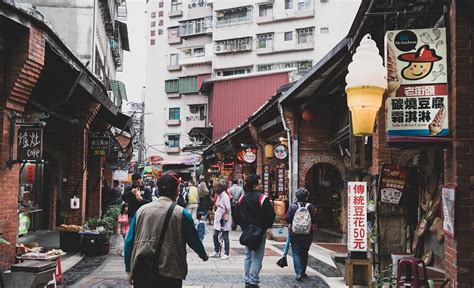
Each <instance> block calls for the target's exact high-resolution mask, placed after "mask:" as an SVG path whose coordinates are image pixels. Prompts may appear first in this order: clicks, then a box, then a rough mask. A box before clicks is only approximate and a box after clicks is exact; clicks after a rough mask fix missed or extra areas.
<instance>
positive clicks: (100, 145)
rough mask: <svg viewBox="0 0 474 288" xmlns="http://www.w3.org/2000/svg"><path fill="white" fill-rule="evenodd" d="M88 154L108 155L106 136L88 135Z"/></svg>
mask: <svg viewBox="0 0 474 288" xmlns="http://www.w3.org/2000/svg"><path fill="white" fill-rule="evenodd" d="M89 149H90V152H89V153H90V154H91V155H93V156H108V155H109V151H110V140H109V137H107V136H96V135H94V136H91V137H90V147H89Z"/></svg>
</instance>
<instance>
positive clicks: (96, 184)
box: [87, 158, 112, 218]
mask: <svg viewBox="0 0 474 288" xmlns="http://www.w3.org/2000/svg"><path fill="white" fill-rule="evenodd" d="M101 163H102V160H101V159H100V158H91V159H89V165H88V172H89V173H88V179H87V181H88V183H87V186H88V187H87V218H90V217H100V215H101V212H104V211H102V205H101V204H102V197H103V196H104V195H102V181H101V180H102V166H101ZM109 185H111V186H112V183H111V182H109Z"/></svg>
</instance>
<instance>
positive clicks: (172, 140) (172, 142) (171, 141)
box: [168, 108, 179, 147]
mask: <svg viewBox="0 0 474 288" xmlns="http://www.w3.org/2000/svg"><path fill="white" fill-rule="evenodd" d="M178 109H179V108H178ZM168 147H179V135H168Z"/></svg>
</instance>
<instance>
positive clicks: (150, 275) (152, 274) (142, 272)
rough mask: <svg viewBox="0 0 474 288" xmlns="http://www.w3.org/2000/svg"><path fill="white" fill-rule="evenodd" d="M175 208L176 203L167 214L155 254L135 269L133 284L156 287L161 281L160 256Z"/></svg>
mask: <svg viewBox="0 0 474 288" xmlns="http://www.w3.org/2000/svg"><path fill="white" fill-rule="evenodd" d="M175 207H176V203H174V202H173V203H172V204H171V206H170V207H169V208H168V211H167V212H166V217H165V222H164V223H163V229H161V233H160V238H159V239H158V244H157V245H156V249H155V254H153V256H152V257H148V258H142V259H140V260H139V261H138V263H137V267H136V268H135V269H134V270H135V271H136V273H134V274H135V275H134V276H133V282H134V283H136V282H138V283H140V286H142V285H145V286H144V287H153V285H156V284H157V283H158V281H159V279H158V277H159V276H160V274H159V272H158V270H159V256H160V252H161V248H162V247H163V241H164V239H165V234H166V230H167V229H168V224H169V222H170V218H171V214H172V213H173V210H174V208H175Z"/></svg>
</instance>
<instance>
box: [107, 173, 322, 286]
mask: <svg viewBox="0 0 474 288" xmlns="http://www.w3.org/2000/svg"><path fill="white" fill-rule="evenodd" d="M259 180H260V178H259V176H257V175H254V174H253V175H249V176H248V177H247V178H246V179H245V180H244V182H243V183H242V184H243V185H242V184H240V185H239V182H237V181H234V182H232V183H226V181H224V180H218V181H216V182H214V181H212V180H210V181H209V183H208V184H207V183H206V182H205V181H204V179H203V178H200V179H199V181H198V183H194V182H193V181H187V182H184V181H181V179H180V177H179V176H178V175H177V174H176V173H174V172H172V171H170V172H167V173H165V174H163V175H162V176H161V177H160V178H159V179H158V181H157V182H156V184H155V183H153V184H152V185H144V184H143V182H142V178H141V175H140V174H138V173H135V174H133V175H132V182H131V183H130V185H128V186H127V187H125V189H124V191H123V193H122V192H121V190H120V189H119V188H118V187H119V185H118V184H117V183H114V189H115V188H116V189H115V190H114V189H110V190H109V195H108V197H109V199H112V200H110V203H114V204H117V203H119V202H121V203H123V205H122V210H121V213H120V215H119V219H118V221H119V223H120V226H121V227H120V233H121V235H122V236H123V237H124V240H125V241H124V242H125V244H124V249H123V256H124V258H125V266H126V272H127V274H128V277H129V281H130V283H131V284H133V286H134V287H181V286H182V281H183V280H184V279H185V278H186V275H187V262H186V245H188V246H189V247H191V249H193V250H194V251H195V252H196V253H197V254H198V255H199V257H200V258H201V259H202V260H203V261H207V260H208V258H209V257H215V258H220V259H221V260H227V259H229V258H230V256H231V255H230V241H229V233H230V231H231V230H236V229H237V227H238V226H240V227H241V229H242V234H241V236H240V239H239V240H240V243H241V244H242V245H244V246H246V254H245V261H244V267H243V270H244V281H245V287H259V286H258V285H259V283H260V279H259V274H260V271H261V269H262V262H263V258H264V254H265V243H266V230H267V229H269V228H270V227H272V225H273V223H274V219H275V213H274V209H273V206H272V203H271V201H270V199H269V198H268V197H267V196H266V195H264V194H263V193H262V189H261V185H259V183H260V181H259ZM295 194H296V195H295V196H296V199H297V201H296V202H295V203H292V204H291V205H290V206H289V209H288V212H287V214H286V221H287V223H289V224H291V225H289V236H288V242H287V245H288V246H291V249H292V256H293V262H294V265H293V266H294V269H295V273H296V280H297V281H302V280H303V279H304V278H305V277H307V274H306V267H307V264H308V251H309V248H310V245H311V242H312V238H313V233H314V231H315V229H316V220H315V208H314V206H313V205H311V204H310V203H308V198H309V191H308V190H306V189H304V188H300V189H298V190H297V191H296V193H295ZM208 225H209V226H210V230H212V233H208V231H207V230H208V228H207V226H208ZM207 234H211V235H212V240H213V244H214V249H213V250H214V251H213V252H212V253H211V254H210V255H207V253H206V250H205V249H204V246H203V243H202V242H203V240H204V238H205V237H206V235H207ZM285 251H287V249H285ZM285 256H286V252H285Z"/></svg>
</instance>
